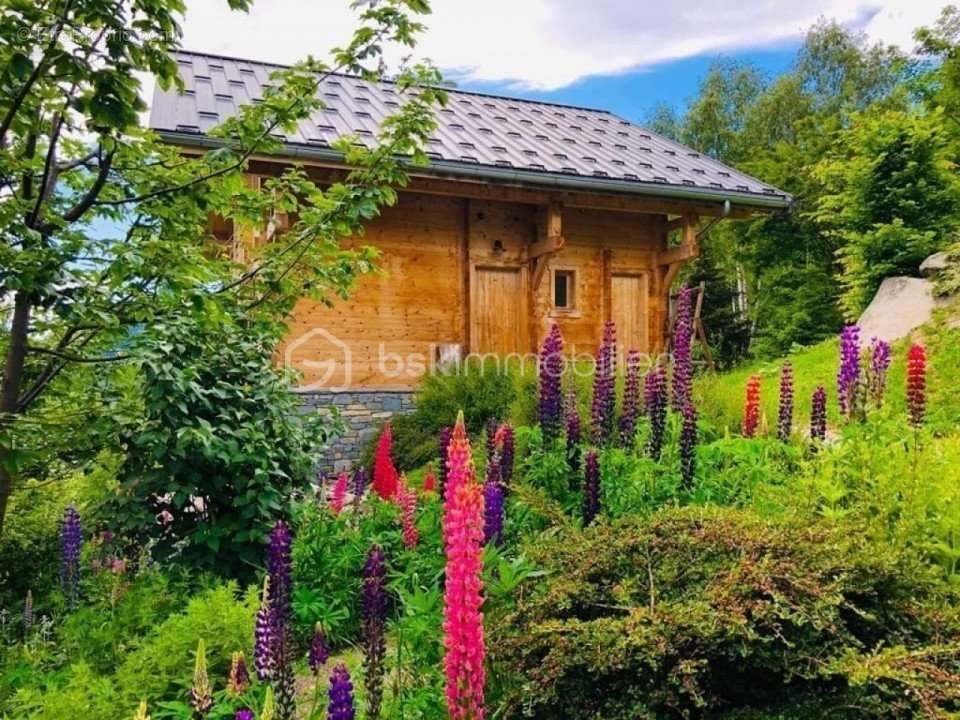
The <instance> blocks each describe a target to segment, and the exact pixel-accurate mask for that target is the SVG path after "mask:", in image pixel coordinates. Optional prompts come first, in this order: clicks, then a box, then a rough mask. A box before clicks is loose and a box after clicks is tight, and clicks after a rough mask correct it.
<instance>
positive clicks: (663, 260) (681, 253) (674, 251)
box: [657, 245, 700, 265]
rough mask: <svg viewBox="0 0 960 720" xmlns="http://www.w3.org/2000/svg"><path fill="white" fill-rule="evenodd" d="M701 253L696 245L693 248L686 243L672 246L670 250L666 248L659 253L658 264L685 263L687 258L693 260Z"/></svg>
mask: <svg viewBox="0 0 960 720" xmlns="http://www.w3.org/2000/svg"><path fill="white" fill-rule="evenodd" d="M699 254H700V252H699V249H698V248H696V247H692V248H691V247H688V246H686V245H678V246H677V247H672V248H670V249H669V250H664V251H663V252H661V253H657V264H658V265H674V264H677V263H684V262H686V261H687V260H692V259H693V258H695V257H697V256H698V255H699Z"/></svg>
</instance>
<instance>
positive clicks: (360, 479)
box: [353, 465, 368, 503]
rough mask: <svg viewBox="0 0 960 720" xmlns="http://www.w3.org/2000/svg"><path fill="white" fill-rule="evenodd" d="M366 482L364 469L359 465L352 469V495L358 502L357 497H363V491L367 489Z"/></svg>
mask: <svg viewBox="0 0 960 720" xmlns="http://www.w3.org/2000/svg"><path fill="white" fill-rule="evenodd" d="M367 482H368V478H367V471H366V470H364V468H363V466H362V465H361V466H360V467H358V468H357V469H356V470H354V471H353V497H354V500H356V501H357V502H358V503H359V499H360V498H362V497H363V493H365V492H366V490H367Z"/></svg>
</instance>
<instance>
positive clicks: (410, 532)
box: [397, 475, 420, 550]
mask: <svg viewBox="0 0 960 720" xmlns="http://www.w3.org/2000/svg"><path fill="white" fill-rule="evenodd" d="M397 504H398V505H399V506H400V522H401V524H402V525H403V544H404V547H406V548H407V550H412V549H413V548H415V547H416V546H417V543H418V542H419V541H420V532H419V531H418V530H417V524H416V520H417V492H416V491H415V490H414V489H413V488H411V487H410V486H409V485H408V484H407V476H406V475H401V476H400V480H399V481H398V482H397Z"/></svg>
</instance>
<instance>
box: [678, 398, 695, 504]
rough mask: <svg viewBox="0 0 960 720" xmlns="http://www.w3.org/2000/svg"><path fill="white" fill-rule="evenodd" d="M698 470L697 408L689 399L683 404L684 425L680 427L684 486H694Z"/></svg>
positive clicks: (681, 472)
mask: <svg viewBox="0 0 960 720" xmlns="http://www.w3.org/2000/svg"><path fill="white" fill-rule="evenodd" d="M696 471H697V410H696V408H695V407H694V406H693V403H692V402H690V401H689V400H688V401H687V404H686V405H684V406H683V425H682V426H681V428H680V476H681V478H682V479H683V487H684V488H685V489H687V490H690V489H692V488H693V480H694V476H695V475H696Z"/></svg>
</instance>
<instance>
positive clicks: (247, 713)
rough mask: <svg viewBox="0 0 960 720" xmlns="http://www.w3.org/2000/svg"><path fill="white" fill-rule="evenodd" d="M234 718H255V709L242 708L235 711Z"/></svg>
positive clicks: (246, 719) (248, 719)
mask: <svg viewBox="0 0 960 720" xmlns="http://www.w3.org/2000/svg"><path fill="white" fill-rule="evenodd" d="M233 720H253V710H251V709H250V708H240V709H239V710H237V712H236V713H234V715H233Z"/></svg>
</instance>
